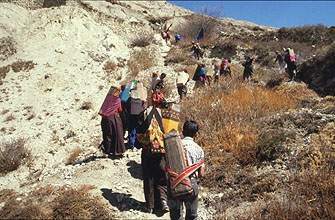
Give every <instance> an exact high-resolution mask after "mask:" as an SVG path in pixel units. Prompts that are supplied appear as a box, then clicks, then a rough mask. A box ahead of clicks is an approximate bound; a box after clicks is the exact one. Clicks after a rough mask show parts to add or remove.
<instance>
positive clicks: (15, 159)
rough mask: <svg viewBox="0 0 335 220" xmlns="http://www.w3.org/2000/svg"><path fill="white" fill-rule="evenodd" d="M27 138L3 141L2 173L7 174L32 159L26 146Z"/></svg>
mask: <svg viewBox="0 0 335 220" xmlns="http://www.w3.org/2000/svg"><path fill="white" fill-rule="evenodd" d="M25 142H26V141H25V139H23V138H19V139H16V140H12V141H8V142H2V143H1V146H0V173H1V174H6V173H8V172H11V171H13V170H16V169H18V168H19V167H20V165H21V164H24V163H25V162H28V161H29V160H30V159H31V154H30V151H29V150H28V149H27V148H26V147H25Z"/></svg>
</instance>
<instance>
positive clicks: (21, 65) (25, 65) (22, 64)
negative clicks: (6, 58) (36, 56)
mask: <svg viewBox="0 0 335 220" xmlns="http://www.w3.org/2000/svg"><path fill="white" fill-rule="evenodd" d="M35 65H36V63H34V62H33V61H31V60H30V61H23V60H18V61H16V62H14V63H12V65H11V66H12V69H13V71H14V72H21V71H25V72H29V71H30V70H31V69H33V68H34V67H35Z"/></svg>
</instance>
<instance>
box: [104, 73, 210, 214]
mask: <svg viewBox="0 0 335 220" xmlns="http://www.w3.org/2000/svg"><path fill="white" fill-rule="evenodd" d="M165 78H166V74H165V73H162V74H161V75H160V76H159V77H158V73H157V72H154V73H153V74H152V84H151V86H152V88H151V100H150V101H151V103H150V102H148V101H147V96H146V90H145V89H144V87H143V84H142V83H141V82H140V81H139V80H138V79H136V78H135V79H134V80H132V81H130V82H129V83H128V84H127V85H123V86H121V88H119V86H118V85H117V84H116V83H114V84H113V85H112V86H111V88H110V89H109V91H108V93H107V95H106V98H105V99H104V102H103V104H102V106H101V108H100V110H99V114H100V115H101V117H102V119H101V129H102V136H103V141H102V143H101V144H100V149H101V150H102V151H103V152H104V153H105V154H107V155H109V156H112V157H120V158H121V157H122V155H123V153H124V152H125V151H126V148H128V149H134V148H137V149H142V153H141V164H142V175H143V189H144V195H145V201H146V210H145V211H146V212H148V213H153V212H154V210H157V211H170V217H171V219H181V218H182V215H183V214H182V207H183V203H184V202H185V206H186V218H187V219H196V218H197V209H198V193H199V190H198V185H197V178H198V177H202V176H203V175H204V166H201V167H200V168H199V169H197V170H196V171H195V172H194V174H192V175H191V176H190V180H191V182H192V187H193V190H194V193H193V195H192V197H190V198H187V199H181V200H180V199H178V200H177V199H175V198H174V197H173V196H172V194H171V193H169V192H170V191H171V190H170V185H169V181H168V179H169V175H168V172H167V169H168V167H167V165H166V161H165V153H166V152H165V147H164V139H163V134H164V126H163V123H162V113H161V109H164V108H167V107H168V106H167V105H166V102H164V100H165V99H164V95H163V94H162V89H163V88H164V79H165ZM189 80H190V79H189V75H188V73H187V71H186V70H184V71H183V72H181V73H179V74H178V77H177V88H178V93H179V94H180V98H181V99H182V98H183V97H184V96H185V95H186V92H187V87H186V84H187V82H188V81H189ZM126 130H127V131H128V142H127V145H126V144H125V142H126V141H124V136H125V131H126ZM198 130H199V126H198V124H197V122H195V121H186V122H185V123H184V126H183V137H184V138H183V139H182V143H183V148H184V150H185V154H186V157H187V160H186V161H187V165H188V166H191V165H193V164H195V163H199V162H200V161H203V160H204V152H203V150H202V149H201V147H200V146H199V145H197V144H196V143H195V142H194V138H195V137H196V134H197V132H198Z"/></svg>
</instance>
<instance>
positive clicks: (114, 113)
mask: <svg viewBox="0 0 335 220" xmlns="http://www.w3.org/2000/svg"><path fill="white" fill-rule="evenodd" d="M119 93H120V89H119V88H117V87H115V86H112V87H111V88H110V89H109V92H108V93H107V96H106V98H105V100H104V102H103V104H102V106H101V108H100V111H99V115H101V116H102V119H101V129H102V136H103V142H102V143H101V144H100V148H101V149H102V150H103V151H104V153H106V154H108V155H114V156H120V155H122V154H123V153H124V152H125V151H126V148H125V145H124V140H123V126H122V120H121V118H120V116H119V113H120V112H121V111H122V108H121V100H120V98H119Z"/></svg>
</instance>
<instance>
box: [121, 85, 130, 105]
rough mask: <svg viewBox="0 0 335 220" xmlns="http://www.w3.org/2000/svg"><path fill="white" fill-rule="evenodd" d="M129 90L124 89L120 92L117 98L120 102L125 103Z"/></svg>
mask: <svg viewBox="0 0 335 220" xmlns="http://www.w3.org/2000/svg"><path fill="white" fill-rule="evenodd" d="M130 90H131V89H130V88H125V89H124V90H123V91H122V92H120V94H119V97H120V99H121V102H127V101H128V99H129V93H130Z"/></svg>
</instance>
